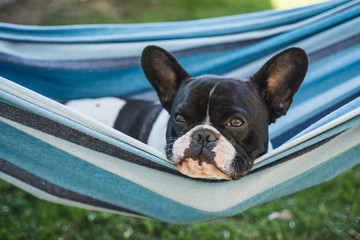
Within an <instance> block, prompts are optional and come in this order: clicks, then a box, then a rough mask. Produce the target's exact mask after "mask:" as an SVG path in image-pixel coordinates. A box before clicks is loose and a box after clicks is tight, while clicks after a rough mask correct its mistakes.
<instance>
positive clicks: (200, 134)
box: [192, 129, 218, 146]
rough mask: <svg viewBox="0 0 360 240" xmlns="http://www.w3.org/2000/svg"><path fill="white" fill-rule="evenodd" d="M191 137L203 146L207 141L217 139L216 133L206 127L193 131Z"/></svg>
mask: <svg viewBox="0 0 360 240" xmlns="http://www.w3.org/2000/svg"><path fill="white" fill-rule="evenodd" d="M192 138H193V139H194V140H195V141H197V142H199V143H200V144H201V145H203V146H205V145H206V144H207V143H210V142H214V141H216V140H218V137H217V136H216V134H215V133H214V132H212V131H210V130H207V129H201V130H198V131H196V132H194V133H193V135H192Z"/></svg>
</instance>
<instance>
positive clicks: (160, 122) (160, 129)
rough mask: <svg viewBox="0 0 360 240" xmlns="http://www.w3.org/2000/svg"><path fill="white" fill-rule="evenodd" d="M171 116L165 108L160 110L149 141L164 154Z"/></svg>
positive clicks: (149, 143)
mask: <svg viewBox="0 0 360 240" xmlns="http://www.w3.org/2000/svg"><path fill="white" fill-rule="evenodd" d="M169 117H170V115H169V113H168V112H167V111H166V110H164V109H163V110H162V111H161V112H160V114H159V116H158V118H157V119H156V121H155V122H154V125H153V127H152V129H151V132H150V135H149V139H148V142H147V144H148V145H150V146H151V147H153V148H155V149H158V150H160V151H161V153H163V154H164V156H165V148H166V129H167V123H168V120H169Z"/></svg>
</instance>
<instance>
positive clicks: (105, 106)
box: [65, 97, 126, 127]
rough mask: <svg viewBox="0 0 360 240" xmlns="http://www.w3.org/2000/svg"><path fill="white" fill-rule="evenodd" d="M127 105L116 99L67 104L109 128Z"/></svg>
mask: <svg viewBox="0 0 360 240" xmlns="http://www.w3.org/2000/svg"><path fill="white" fill-rule="evenodd" d="M125 104H126V101H125V100H122V99H119V98H114V97H104V98H93V99H91V98H89V99H81V100H73V101H70V102H67V103H66V104H65V105H66V106H68V107H70V108H72V109H75V110H76V111H78V112H81V113H83V114H85V115H87V116H89V117H92V118H94V119H96V120H97V121H99V122H102V123H104V124H105V125H107V126H110V127H113V126H114V123H115V121H116V119H117V117H118V115H119V111H120V110H121V109H122V108H123V107H124V105H125Z"/></svg>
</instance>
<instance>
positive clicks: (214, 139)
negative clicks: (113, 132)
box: [67, 46, 308, 180]
mask: <svg viewBox="0 0 360 240" xmlns="http://www.w3.org/2000/svg"><path fill="white" fill-rule="evenodd" d="M141 66H142V69H143V71H144V73H145V76H146V77H147V79H148V81H149V82H150V83H151V85H152V86H153V88H154V89H155V91H156V93H157V95H158V98H159V100H160V103H161V106H160V104H157V103H154V102H148V101H141V100H129V99H128V100H123V99H118V98H116V99H113V98H103V99H92V100H75V101H70V102H68V103H67V105H68V106H70V107H73V108H75V109H77V110H79V111H83V112H84V113H85V114H88V115H92V117H95V118H98V120H100V121H103V122H104V123H107V124H108V125H110V126H112V127H114V128H116V129H118V130H119V131H122V132H124V133H125V134H128V135H130V136H132V137H134V138H137V139H139V140H141V141H143V142H145V143H148V144H149V145H150V146H153V147H155V148H158V149H159V150H161V151H162V152H163V153H164V155H166V157H167V159H168V160H169V161H170V162H172V163H173V164H174V165H175V166H176V168H177V169H178V170H179V171H180V172H181V173H183V174H185V175H187V176H189V177H193V178H217V179H227V180H236V179H239V178H241V177H242V176H244V175H246V174H247V173H248V172H249V171H250V170H251V168H252V166H253V163H254V160H255V159H256V158H257V157H259V156H261V155H263V154H264V153H266V152H267V148H268V139H269V136H268V126H269V124H271V123H274V122H275V121H276V119H277V118H279V117H281V116H283V115H285V114H286V113H287V111H288V109H289V107H290V105H291V103H292V101H293V96H294V94H295V93H296V92H297V91H298V89H299V87H300V85H301V83H302V82H303V79H304V77H305V75H306V72H307V68H308V58H307V55H306V53H305V51H304V50H302V49H300V48H289V49H287V50H284V51H282V52H280V53H279V54H277V55H275V56H273V57H272V58H271V59H270V60H268V61H267V62H266V63H265V64H264V65H263V66H262V67H261V68H260V69H259V70H258V71H257V72H256V73H255V74H254V75H253V76H252V77H250V79H245V78H238V77H236V78H229V77H227V78H225V77H221V76H217V75H202V76H198V77H192V76H191V75H190V74H189V73H187V72H186V70H185V69H184V68H183V67H182V66H181V65H180V63H179V62H178V61H177V60H176V59H175V57H174V56H173V55H171V54H170V53H169V52H167V51H166V50H164V49H162V48H160V47H157V46H148V47H146V48H145V49H144V50H143V53H142V56H141ZM84 101H85V104H86V105H87V106H88V107H86V108H84ZM86 101H87V102H86ZM89 106H93V107H89ZM100 106H101V109H102V110H99V108H100ZM114 108H115V109H114ZM84 109H88V110H84ZM109 109H113V112H115V113H116V114H113V115H114V116H115V117H113V118H112V119H113V120H109V117H108V116H107V115H106V114H102V111H103V112H105V111H106V110H109ZM119 116H120V117H119ZM124 116H126V117H124Z"/></svg>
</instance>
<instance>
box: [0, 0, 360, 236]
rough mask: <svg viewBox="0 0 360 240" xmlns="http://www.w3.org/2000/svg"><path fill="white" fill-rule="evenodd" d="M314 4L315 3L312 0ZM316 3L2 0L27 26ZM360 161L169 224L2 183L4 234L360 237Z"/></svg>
mask: <svg viewBox="0 0 360 240" xmlns="http://www.w3.org/2000/svg"><path fill="white" fill-rule="evenodd" d="M310 2H312V3H313V2H314V1H310ZM289 4H290V6H291V7H293V6H298V5H299V4H300V5H301V4H309V0H302V1H293V0H291V1H285V0H273V1H270V0H106V1H105V0H0V22H7V23H16V24H27V25H63V24H95V23H140V22H159V21H179V20H190V19H200V18H209V17H218V16H226V15H234V14H241V13H246V12H254V11H262V10H267V9H271V8H283V7H289ZM359 185H360V166H357V167H355V168H353V169H350V170H348V171H347V172H345V173H343V174H341V175H340V176H338V177H336V178H335V179H333V180H331V181H329V182H328V183H325V184H323V185H321V186H318V187H314V188H312V189H308V190H305V191H302V192H299V193H296V194H293V195H290V196H288V197H285V198H282V199H279V200H276V201H272V202H270V203H267V204H264V205H262V206H259V207H255V208H253V209H250V210H248V211H245V212H244V213H241V214H239V215H236V216H233V217H229V218H222V219H219V220H217V221H213V222H208V223H198V224H186V225H169V224H166V223H162V222H158V221H156V220H151V219H137V218H133V217H128V216H118V215H114V214H110V213H101V212H92V211H86V210H82V209H77V208H72V207H67V206H62V205H58V204H53V203H49V202H45V201H43V200H40V199H38V198H36V197H33V196H32V195H29V194H27V193H25V192H24V191H22V190H20V189H18V188H16V187H14V186H12V185H10V184H8V183H6V182H4V181H1V180H0V239H1V240H3V239H56V240H64V239H100V240H103V239H197V240H200V239H304V240H305V239H306V240H308V239H354V240H357V239H360V201H359V199H360V186H359Z"/></svg>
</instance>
